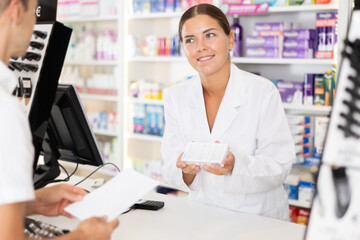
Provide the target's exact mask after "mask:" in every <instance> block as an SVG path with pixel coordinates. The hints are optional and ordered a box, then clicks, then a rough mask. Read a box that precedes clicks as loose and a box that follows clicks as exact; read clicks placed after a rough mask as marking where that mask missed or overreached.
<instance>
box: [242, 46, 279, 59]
mask: <svg viewBox="0 0 360 240" xmlns="http://www.w3.org/2000/svg"><path fill="white" fill-rule="evenodd" d="M245 55H246V57H255V58H278V57H279V49H278V48H270V47H269V48H264V47H247V48H246V52H245Z"/></svg>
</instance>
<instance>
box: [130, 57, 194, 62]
mask: <svg viewBox="0 0 360 240" xmlns="http://www.w3.org/2000/svg"><path fill="white" fill-rule="evenodd" d="M129 62H169V63H171V62H187V60H186V57H170V56H169V57H161V56H155V57H147V56H136V57H131V58H130V59H129Z"/></svg>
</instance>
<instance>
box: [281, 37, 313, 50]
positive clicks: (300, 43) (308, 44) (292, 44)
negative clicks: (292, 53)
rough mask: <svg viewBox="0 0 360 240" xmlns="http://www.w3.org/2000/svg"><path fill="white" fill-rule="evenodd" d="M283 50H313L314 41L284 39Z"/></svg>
mask: <svg viewBox="0 0 360 240" xmlns="http://www.w3.org/2000/svg"><path fill="white" fill-rule="evenodd" d="M284 48H285V49H309V48H312V49H313V48H314V41H312V40H306V39H293V38H286V39H285V40H284Z"/></svg>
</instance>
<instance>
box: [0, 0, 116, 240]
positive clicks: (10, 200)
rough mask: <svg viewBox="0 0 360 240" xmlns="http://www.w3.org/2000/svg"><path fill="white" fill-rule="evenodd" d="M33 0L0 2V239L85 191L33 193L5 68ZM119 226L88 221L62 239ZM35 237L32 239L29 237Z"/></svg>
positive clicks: (99, 237) (25, 37) (19, 49)
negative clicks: (26, 220) (36, 216)
mask: <svg viewBox="0 0 360 240" xmlns="http://www.w3.org/2000/svg"><path fill="white" fill-rule="evenodd" d="M36 6H37V0H0V219H1V220H0V221H1V223H0V239H1V240H10V239H16V240H21V239H25V234H24V217H25V216H26V215H32V214H42V215H45V216H59V215H65V216H67V217H70V215H69V214H68V213H66V212H65V211H64V208H65V207H66V206H67V205H69V204H70V203H72V202H75V201H79V200H81V199H82V197H83V196H84V195H85V194H86V192H85V191H84V190H83V189H81V188H78V187H74V186H71V185H67V184H58V185H56V186H53V187H48V188H42V189H40V190H37V191H34V188H33V184H32V182H33V181H32V165H33V156H34V150H33V146H32V141H31V133H30V127H29V123H28V121H27V119H26V116H25V113H24V109H23V108H22V107H21V105H20V104H19V102H17V99H15V98H14V97H12V96H11V92H12V91H13V90H14V88H15V87H16V83H17V79H16V77H15V75H14V74H13V73H12V72H11V71H10V70H9V69H8V67H7V65H8V63H9V59H10V57H14V56H24V55H25V53H26V49H27V47H28V45H29V42H30V37H31V34H32V32H33V27H34V24H35V14H34V13H35V11H34V10H35V8H36ZM118 224H119V222H118V220H117V219H115V220H113V221H111V222H108V221H107V220H106V219H105V218H100V217H93V218H89V219H87V220H84V221H82V222H81V223H80V224H79V226H78V227H77V228H76V229H75V230H74V231H72V232H71V233H68V234H67V235H65V236H62V237H58V238H56V239H61V240H66V239H68V240H70V239H74V240H81V239H86V240H105V239H110V236H111V233H112V232H113V231H114V229H115V228H116V227H117V225H118ZM29 239H34V238H29Z"/></svg>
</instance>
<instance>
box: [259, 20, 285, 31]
mask: <svg viewBox="0 0 360 240" xmlns="http://www.w3.org/2000/svg"><path fill="white" fill-rule="evenodd" d="M290 27H291V23H289V22H264V23H255V29H254V30H255V31H284V30H285V29H289V28H290Z"/></svg>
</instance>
